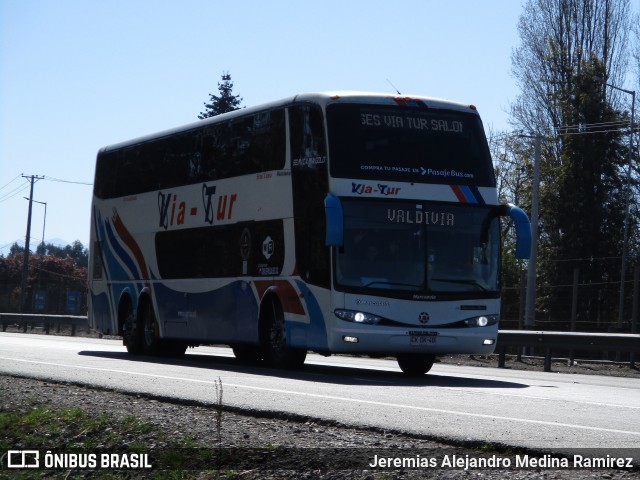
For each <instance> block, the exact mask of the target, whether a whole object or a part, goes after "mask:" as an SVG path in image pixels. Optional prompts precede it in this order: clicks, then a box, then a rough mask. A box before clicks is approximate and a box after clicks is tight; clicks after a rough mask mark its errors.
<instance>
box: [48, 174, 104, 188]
mask: <svg viewBox="0 0 640 480" xmlns="http://www.w3.org/2000/svg"><path fill="white" fill-rule="evenodd" d="M43 178H44V179H45V180H50V181H52V182H60V183H73V184H76V185H89V186H91V185H93V183H88V182H74V181H72V180H62V179H60V178H54V177H47V176H45V177H43Z"/></svg>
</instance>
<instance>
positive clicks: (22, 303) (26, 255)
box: [20, 174, 44, 313]
mask: <svg viewBox="0 0 640 480" xmlns="http://www.w3.org/2000/svg"><path fill="white" fill-rule="evenodd" d="M22 177H23V178H26V179H27V180H29V183H31V190H30V192H29V213H28V214H27V235H26V237H25V239H24V263H23V264H22V286H21V288H20V313H24V310H25V302H26V295H25V293H26V290H27V279H28V276H29V240H30V238H31V210H32V207H33V184H34V183H36V182H37V181H38V180H42V179H43V178H44V177H40V176H38V175H30V176H29V175H24V174H23V175H22Z"/></svg>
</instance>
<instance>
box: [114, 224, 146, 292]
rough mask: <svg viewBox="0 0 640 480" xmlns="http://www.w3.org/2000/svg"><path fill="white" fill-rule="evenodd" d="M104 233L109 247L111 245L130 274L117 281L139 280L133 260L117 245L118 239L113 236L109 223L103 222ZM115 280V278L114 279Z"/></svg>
mask: <svg viewBox="0 0 640 480" xmlns="http://www.w3.org/2000/svg"><path fill="white" fill-rule="evenodd" d="M105 231H106V233H107V238H108V240H109V245H111V248H112V249H113V251H114V253H115V254H116V255H117V256H118V257H120V259H121V260H122V262H123V263H124V264H125V265H126V266H127V268H128V269H129V271H130V272H131V275H126V274H125V276H124V277H123V278H121V279H118V280H124V279H129V278H139V277H140V276H139V275H138V269H137V268H136V264H135V262H134V261H133V259H132V258H131V256H130V255H129V254H128V253H127V252H126V250H125V249H124V248H123V247H122V245H120V243H118V239H117V238H116V236H115V234H114V233H113V229H112V228H111V225H110V224H109V222H105ZM114 280H115V278H114Z"/></svg>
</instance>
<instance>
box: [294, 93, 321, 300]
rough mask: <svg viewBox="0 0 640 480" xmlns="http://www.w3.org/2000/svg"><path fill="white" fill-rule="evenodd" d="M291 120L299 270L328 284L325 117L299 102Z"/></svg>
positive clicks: (307, 278)
mask: <svg viewBox="0 0 640 480" xmlns="http://www.w3.org/2000/svg"><path fill="white" fill-rule="evenodd" d="M289 122H290V135H291V176H292V182H293V208H294V216H295V230H296V261H297V265H298V271H299V272H300V275H301V277H302V278H303V280H305V281H307V282H309V283H312V284H315V285H320V286H323V287H329V285H330V271H331V269H330V265H329V258H330V257H329V249H328V248H327V247H326V246H325V212H324V198H325V196H326V195H327V191H328V188H329V187H328V177H327V157H326V140H325V133H324V122H323V117H322V113H321V111H320V109H318V108H316V107H312V106H310V105H298V106H295V107H291V108H290V109H289Z"/></svg>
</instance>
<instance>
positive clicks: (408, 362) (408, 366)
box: [396, 353, 436, 377]
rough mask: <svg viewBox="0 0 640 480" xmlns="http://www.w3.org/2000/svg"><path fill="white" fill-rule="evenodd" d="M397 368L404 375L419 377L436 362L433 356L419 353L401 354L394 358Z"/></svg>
mask: <svg viewBox="0 0 640 480" xmlns="http://www.w3.org/2000/svg"><path fill="white" fill-rule="evenodd" d="M396 359H397V360H398V366H399V367H400V370H402V372H403V373H404V374H405V375H408V376H410V377H420V376H422V375H424V374H425V373H427V372H428V371H429V370H431V367H433V363H434V362H435V360H436V357H435V355H425V354H419V353H401V354H398V356H397V357H396Z"/></svg>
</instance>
